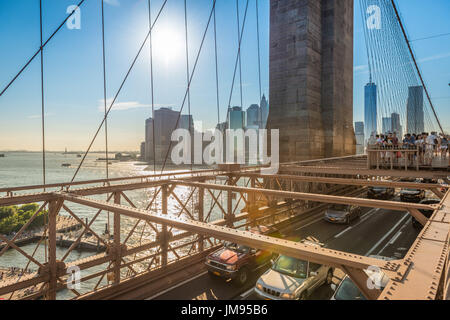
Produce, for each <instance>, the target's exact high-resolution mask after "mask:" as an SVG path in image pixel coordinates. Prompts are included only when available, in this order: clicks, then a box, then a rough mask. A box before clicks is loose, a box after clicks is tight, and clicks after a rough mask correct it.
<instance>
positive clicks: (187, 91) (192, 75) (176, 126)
mask: <svg viewBox="0 0 450 320" xmlns="http://www.w3.org/2000/svg"><path fill="white" fill-rule="evenodd" d="M215 7H216V0H214V2H213V5H212V9H211V13H210V14H209V19H208V23H207V24H206V28H205V32H204V33H203V37H202V41H201V43H200V48H199V49H198V52H197V56H196V58H195V63H194V66H193V68H192V72H191V76H190V79H189V82H188V86H187V88H186V92H185V94H184V98H183V103H182V105H181V108H180V112H179V114H178V119H177V122H176V124H175V128H174V129H173V131H175V130H176V129H177V128H178V126H179V124H180V118H181V113H182V112H183V108H184V105H185V104H186V99H187V97H188V93H189V92H190V87H191V83H192V79H193V78H194V75H195V70H196V69H197V64H198V60H199V58H200V54H201V53H202V49H203V44H204V43H205V39H206V35H207V33H208V29H209V25H210V24H211V20H212V17H213V14H214V9H215ZM171 147H172V139H171V140H170V143H169V148H168V149H167V153H166V156H165V158H164V163H163V166H162V168H161V173H163V172H164V169H165V167H166V164H167V158H168V157H169V152H170V148H171Z"/></svg>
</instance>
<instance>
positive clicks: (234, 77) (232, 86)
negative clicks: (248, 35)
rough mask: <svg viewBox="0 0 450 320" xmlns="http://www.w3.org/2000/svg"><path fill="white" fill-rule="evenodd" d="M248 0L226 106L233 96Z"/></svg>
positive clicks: (229, 103)
mask: <svg viewBox="0 0 450 320" xmlns="http://www.w3.org/2000/svg"><path fill="white" fill-rule="evenodd" d="M248 2H249V1H248V0H247V5H246V7H245V14H244V21H243V23H242V31H241V36H240V39H239V46H238V52H237V55H236V62H235V64H234V73H233V81H232V84H231V90H230V98H229V99H228V107H230V106H231V99H232V97H233V91H234V82H235V81H236V72H237V67H238V63H239V57H240V56H241V44H242V36H243V35H244V28H245V22H246V19H247V11H248Z"/></svg>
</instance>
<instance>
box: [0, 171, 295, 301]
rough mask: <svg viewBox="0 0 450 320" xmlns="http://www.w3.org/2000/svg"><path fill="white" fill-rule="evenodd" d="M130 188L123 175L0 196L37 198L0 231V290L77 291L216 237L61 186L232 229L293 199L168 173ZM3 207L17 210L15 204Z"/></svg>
mask: <svg viewBox="0 0 450 320" xmlns="http://www.w3.org/2000/svg"><path fill="white" fill-rule="evenodd" d="M179 178H180V179H181V181H183V180H182V178H181V177H179ZM192 179H193V180H195V181H200V182H206V181H208V180H209V181H212V182H213V183H214V184H216V185H221V184H226V185H235V186H237V185H241V186H242V187H249V186H250V184H251V185H252V186H253V187H255V188H258V187H264V182H263V180H262V179H257V178H245V177H233V176H231V175H229V176H224V177H223V179H218V178H217V176H215V177H214V178H211V177H210V176H206V177H205V176H204V175H198V176H196V177H195V178H192ZM136 188H138V187H137V186H135V185H134V184H133V183H130V184H126V185H122V184H121V185H110V186H105V187H92V188H81V189H73V190H70V192H65V191H63V192H46V193H38V194H34V195H33V194H31V195H30V194H26V195H22V194H21V195H18V196H14V195H11V194H10V195H8V196H7V197H3V198H0V208H1V206H2V204H5V203H6V204H8V205H19V204H22V203H24V204H29V203H30V202H31V201H33V199H37V200H40V199H43V198H45V201H37V202H38V204H39V206H38V207H36V208H35V209H36V211H35V212H34V213H33V214H31V216H30V215H29V216H28V219H26V220H24V221H23V222H24V223H23V225H21V226H20V227H18V228H17V230H16V231H15V232H11V233H10V234H8V235H1V234H0V265H3V263H2V262H3V261H7V262H10V263H11V264H10V265H11V267H10V268H6V269H4V270H0V298H2V299H36V298H48V299H56V298H57V297H58V298H64V299H70V298H81V297H83V296H85V295H87V294H91V293H93V292H99V291H101V290H102V289H107V288H111V287H114V286H117V285H119V284H123V283H126V281H127V280H129V279H133V278H136V277H139V276H142V275H143V274H146V273H149V272H152V271H155V270H159V269H161V268H166V267H167V266H169V265H172V264H175V263H177V262H178V264H177V265H182V264H183V263H184V262H183V261H186V260H187V259H189V258H190V257H195V256H200V257H201V256H202V254H203V255H204V254H207V253H208V252H209V251H210V250H211V249H212V248H215V247H217V245H218V244H220V242H219V241H218V240H216V239H215V238H214V237H208V236H203V235H199V234H196V233H192V232H186V231H183V230H180V229H177V228H174V227H170V226H167V225H164V224H158V223H151V222H148V221H144V220H142V219H139V218H133V217H129V216H123V215H121V214H120V213H115V212H111V211H107V210H104V209H95V208H93V207H89V205H82V204H79V203H75V202H70V201H67V200H64V199H63V198H62V197H61V194H73V195H82V196H92V197H93V198H94V199H99V200H102V201H104V202H106V203H114V204H116V205H122V206H124V207H127V208H140V210H143V212H153V213H163V214H167V215H169V212H170V216H172V217H184V218H188V219H192V220H194V221H199V222H205V223H211V224H213V225H219V226H229V227H233V228H240V229H248V228H250V227H252V226H253V225H256V224H258V223H261V222H264V223H265V224H266V225H271V224H273V223H277V222H279V221H282V220H283V219H284V218H286V217H291V216H292V214H293V210H294V207H295V206H293V205H291V203H282V202H279V203H276V204H275V205H276V206H277V208H279V209H277V211H276V212H274V211H273V208H271V207H270V205H274V204H273V203H272V204H271V203H269V202H270V200H269V198H268V197H265V196H264V195H258V194H251V195H249V194H248V193H240V192H233V191H223V190H216V189H214V188H203V187H201V186H198V187H197V186H194V187H190V186H185V185H180V184H178V183H176V182H175V180H171V181H166V180H160V182H159V183H156V185H153V184H150V185H148V184H146V183H145V182H142V183H141V186H140V189H137V190H135V189H136ZM128 189H130V191H129V190H128ZM21 190H22V189H21ZM32 190H33V189H32ZM143 198H144V199H147V200H146V201H142V200H141V199H143ZM4 208H7V207H4ZM8 208H10V209H11V210H13V211H17V210H20V208H21V207H17V206H16V207H11V206H10V207H8ZM244 209H245V210H244ZM252 210H257V211H258V213H257V214H256V215H255V214H254V212H253V211H252ZM250 211H251V212H252V214H250V213H249V212H250ZM37 222H39V224H38V225H39V228H37V229H36V225H37ZM109 227H110V228H109ZM24 241H25V242H24ZM9 250H15V251H16V256H15V258H14V259H13V260H11V259H9V260H8V258H5V257H6V256H12V255H11V254H10V253H9V252H8V251H9ZM80 250H81V251H80ZM7 252H8V254H6V253H7ZM80 256H81V257H80ZM186 263H187V262H186Z"/></svg>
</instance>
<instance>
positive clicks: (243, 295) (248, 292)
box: [241, 288, 255, 299]
mask: <svg viewBox="0 0 450 320" xmlns="http://www.w3.org/2000/svg"><path fill="white" fill-rule="evenodd" d="M254 289H255V288H251V289H250V290H248V291H246V292H244V293H243V294H241V298H242V299H247V298H248V297H249V296H250V295H251V294H252V293H253V291H254Z"/></svg>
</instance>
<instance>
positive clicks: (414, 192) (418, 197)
mask: <svg viewBox="0 0 450 320" xmlns="http://www.w3.org/2000/svg"><path fill="white" fill-rule="evenodd" d="M400 181H401V182H415V183H420V182H422V181H421V180H419V179H407V178H405V179H401V180H400ZM423 199H425V191H424V190H420V189H410V188H406V189H402V190H401V191H400V200H401V201H402V202H415V203H418V202H420V201H422V200H423Z"/></svg>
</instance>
